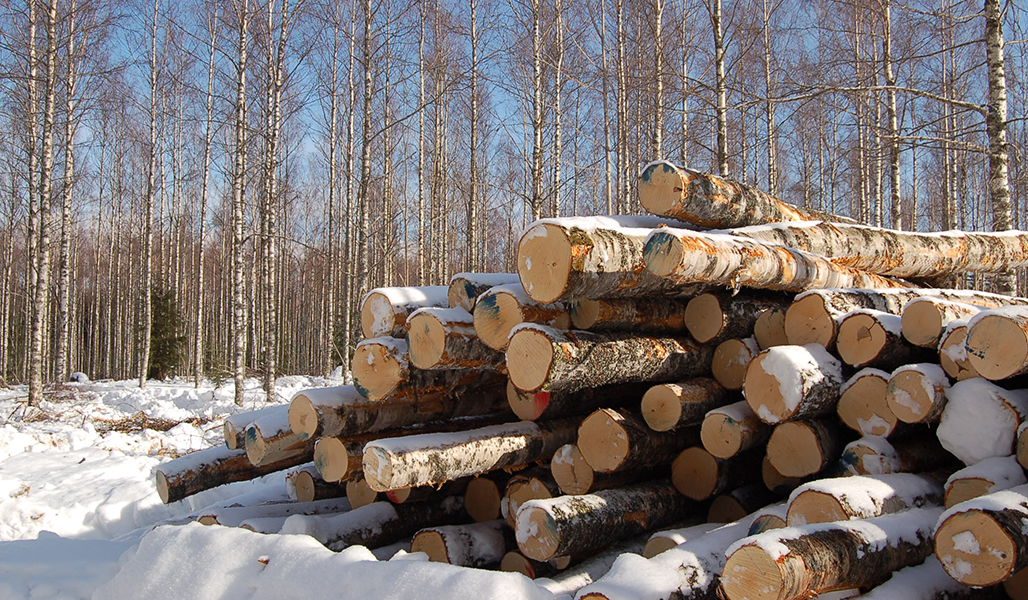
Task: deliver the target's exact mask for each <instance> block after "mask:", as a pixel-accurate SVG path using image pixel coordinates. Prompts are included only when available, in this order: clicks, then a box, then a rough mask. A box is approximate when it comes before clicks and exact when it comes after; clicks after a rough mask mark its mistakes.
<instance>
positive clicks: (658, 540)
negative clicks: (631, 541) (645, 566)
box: [642, 535, 678, 558]
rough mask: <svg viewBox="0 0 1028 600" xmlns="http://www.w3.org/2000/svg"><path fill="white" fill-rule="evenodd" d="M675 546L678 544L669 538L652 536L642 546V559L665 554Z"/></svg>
mask: <svg viewBox="0 0 1028 600" xmlns="http://www.w3.org/2000/svg"><path fill="white" fill-rule="evenodd" d="M677 545H678V544H676V543H675V540H673V539H671V538H669V537H665V536H662V535H658V536H654V537H652V538H650V541H648V542H646V545H645V546H643V551H642V557H643V558H653V557H654V556H656V555H658V554H660V553H662V552H667V551H668V550H670V549H672V548H674V547H675V546H677Z"/></svg>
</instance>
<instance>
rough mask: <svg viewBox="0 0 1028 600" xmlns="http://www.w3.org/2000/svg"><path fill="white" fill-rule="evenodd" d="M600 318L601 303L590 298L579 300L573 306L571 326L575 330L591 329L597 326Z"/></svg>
mask: <svg viewBox="0 0 1028 600" xmlns="http://www.w3.org/2000/svg"><path fill="white" fill-rule="evenodd" d="M599 316H600V302H599V301H598V300H589V299H588V298H578V299H576V300H575V302H574V304H573V305H572V306H571V324H572V325H573V326H574V327H575V329H589V328H590V327H592V326H593V325H595V324H596V319H597V318H599Z"/></svg>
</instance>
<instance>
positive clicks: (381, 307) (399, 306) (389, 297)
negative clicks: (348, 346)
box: [360, 285, 450, 339]
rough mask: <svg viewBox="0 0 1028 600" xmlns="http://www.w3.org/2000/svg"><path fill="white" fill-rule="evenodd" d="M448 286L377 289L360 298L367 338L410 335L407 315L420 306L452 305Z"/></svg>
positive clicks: (362, 320) (362, 327)
mask: <svg viewBox="0 0 1028 600" xmlns="http://www.w3.org/2000/svg"><path fill="white" fill-rule="evenodd" d="M448 293H449V287H447V286H445V285H437V286H426V287H386V288H375V289H373V290H371V291H369V292H368V293H367V294H365V295H364V298H363V299H362V300H361V306H360V316H361V330H362V331H363V332H364V338H365V339H371V338H377V337H383V336H391V337H404V336H406V335H407V329H406V327H407V317H409V316H410V314H411V313H412V312H414V311H416V310H418V309H419V308H424V307H428V306H432V307H445V306H449V303H450V300H449V298H448V297H447V294H448Z"/></svg>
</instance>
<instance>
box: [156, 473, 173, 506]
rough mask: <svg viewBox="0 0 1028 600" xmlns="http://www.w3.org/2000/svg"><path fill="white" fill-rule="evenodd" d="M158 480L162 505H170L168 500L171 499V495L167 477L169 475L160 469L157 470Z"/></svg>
mask: <svg viewBox="0 0 1028 600" xmlns="http://www.w3.org/2000/svg"><path fill="white" fill-rule="evenodd" d="M156 478H157V495H158V496H160V498H161V502H162V503H164V504H167V503H168V499H169V498H170V497H171V495H170V493H169V486H168V477H167V475H165V474H164V473H162V472H161V470H160V469H158V470H157V475H156Z"/></svg>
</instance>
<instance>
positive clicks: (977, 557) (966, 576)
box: [935, 511, 1017, 587]
mask: <svg viewBox="0 0 1028 600" xmlns="http://www.w3.org/2000/svg"><path fill="white" fill-rule="evenodd" d="M935 554H936V556H938V557H939V562H941V563H942V567H943V568H944V569H945V570H946V572H947V573H949V576H950V577H952V578H953V579H955V580H956V581H959V582H960V583H963V584H965V585H970V586H974V587H985V586H989V585H995V584H997V583H1000V582H1001V581H1003V580H1005V579H1007V578H1008V577H1010V576H1012V575H1013V574H1014V570H1015V563H1016V561H1017V544H1016V543H1015V542H1014V540H1011V539H1010V536H1009V535H1008V534H1007V532H1006V531H1005V530H1004V529H1003V527H1001V526H1000V525H999V524H998V523H997V522H996V520H995V519H994V518H993V517H992V516H990V515H989V514H987V513H984V512H981V511H968V512H963V513H957V514H955V515H951V516H950V517H949V518H947V519H946V520H945V521H943V522H942V524H941V525H940V526H939V529H938V531H936V532H935Z"/></svg>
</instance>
